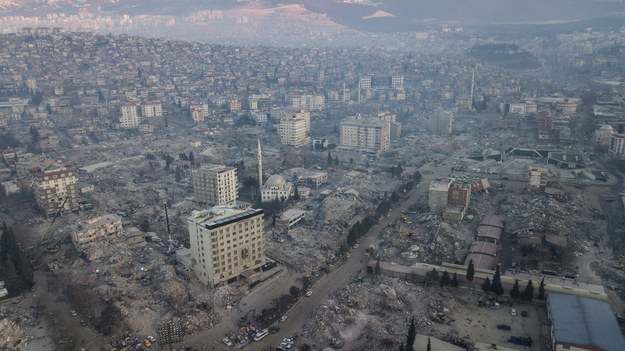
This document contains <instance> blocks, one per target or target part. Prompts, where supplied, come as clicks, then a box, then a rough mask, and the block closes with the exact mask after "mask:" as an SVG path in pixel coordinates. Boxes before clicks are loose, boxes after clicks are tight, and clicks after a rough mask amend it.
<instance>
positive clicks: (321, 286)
mask: <svg viewBox="0 0 625 351" xmlns="http://www.w3.org/2000/svg"><path fill="white" fill-rule="evenodd" d="M464 152H465V151H464V150H459V151H456V152H455V153H453V154H452V155H450V156H448V157H447V160H451V159H453V158H456V157H459V156H460V155H461V154H463V153H464ZM441 164H448V165H449V162H446V161H445V162H442V163H441ZM448 165H447V166H442V165H441V166H438V167H435V166H434V165H433V164H432V163H429V164H427V165H425V166H424V167H422V168H421V169H420V171H421V173H422V185H421V186H419V187H418V188H417V187H416V186H415V188H413V189H412V191H410V193H409V194H408V196H406V197H405V198H406V199H405V200H403V199H402V200H400V202H399V203H398V206H397V207H395V208H394V209H393V210H392V211H391V213H390V215H389V216H388V217H386V216H383V217H382V218H381V219H380V221H379V222H378V223H377V224H376V225H374V226H373V227H372V228H371V229H370V230H369V231H368V232H367V233H366V234H365V235H364V236H363V237H362V238H361V240H360V242H359V244H360V246H359V247H358V248H357V249H355V250H353V251H352V257H351V258H344V259H343V261H342V264H340V265H337V266H336V268H335V269H334V270H332V271H330V272H329V273H327V274H324V275H323V276H322V277H320V278H319V279H318V280H317V282H316V283H315V284H314V285H313V286H312V287H311V289H310V290H311V291H312V292H313V294H312V295H311V296H310V297H302V298H301V299H300V300H299V301H298V302H297V303H296V304H295V305H294V306H293V307H292V308H291V310H290V311H289V312H288V313H287V316H288V319H287V321H285V322H284V323H280V322H276V325H278V326H280V328H281V329H280V331H279V332H278V333H276V334H269V335H268V336H267V337H265V338H264V339H263V340H261V341H259V342H253V343H252V344H251V345H249V346H247V347H249V348H250V349H251V350H266V349H268V348H269V347H272V346H273V347H275V346H278V345H279V344H280V342H281V341H282V339H283V338H286V337H291V336H293V335H294V334H296V333H299V332H300V330H301V329H302V327H303V326H304V323H305V322H306V320H307V319H308V318H309V317H310V316H312V313H313V310H314V309H315V308H317V307H318V306H321V305H324V304H325V303H326V302H327V301H328V298H329V296H330V295H331V294H332V292H334V291H335V290H337V289H339V288H342V287H344V286H346V285H347V284H349V283H350V282H351V281H352V280H353V279H354V278H355V277H357V276H358V274H359V273H361V272H362V270H363V269H364V267H365V264H366V259H365V249H366V248H367V247H369V246H370V245H373V246H374V247H378V236H379V233H380V232H381V231H382V230H384V228H385V227H386V226H387V225H388V224H390V223H394V222H395V221H397V219H398V218H399V216H400V214H401V213H402V212H404V211H406V209H407V208H408V207H410V206H411V205H412V204H414V203H415V202H417V201H418V200H419V199H420V198H421V197H422V196H424V194H425V193H427V189H428V185H429V183H430V182H431V181H432V180H435V179H436V178H445V177H446V176H447V174H448V173H449V166H448ZM292 281H293V280H292V277H291V276H289V275H286V274H285V275H283V276H281V277H279V278H278V279H275V280H272V281H271V282H268V284H266V285H270V286H269V287H266V286H263V285H261V286H260V287H259V288H257V289H263V290H262V293H261V295H263V297H264V298H265V300H266V301H271V299H273V298H274V297H278V296H280V294H282V293H286V292H288V289H289V287H290V286H291V285H292ZM263 284H265V283H263ZM258 293H259V292H258V291H253V292H251V293H250V295H255V294H258ZM244 300H245V299H244ZM244 300H242V302H241V304H240V306H242V305H243V304H245V306H244V308H245V309H243V310H242V311H231V312H229V313H228V314H227V315H226V316H224V318H223V320H222V322H221V323H219V324H218V325H217V326H215V327H214V328H212V329H210V330H207V331H206V332H204V333H201V334H196V335H193V336H190V337H188V338H187V341H186V342H185V343H186V344H189V345H191V346H194V347H197V348H198V349H199V350H228V349H230V348H231V347H227V346H226V345H224V344H223V343H222V342H221V339H222V338H223V337H224V335H225V334H226V333H227V332H228V331H234V330H235V328H236V324H235V321H236V320H237V319H238V316H240V315H243V314H244V313H245V312H247V311H249V310H251V309H256V311H257V312H258V311H259V309H258V307H260V308H261V309H262V306H254V305H252V304H250V303H246V302H244Z"/></svg>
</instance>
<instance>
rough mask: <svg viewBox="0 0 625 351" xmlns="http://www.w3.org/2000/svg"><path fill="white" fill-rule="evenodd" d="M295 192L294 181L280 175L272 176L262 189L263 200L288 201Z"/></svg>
mask: <svg viewBox="0 0 625 351" xmlns="http://www.w3.org/2000/svg"><path fill="white" fill-rule="evenodd" d="M292 193H293V183H291V182H287V181H285V180H284V178H283V177H282V176H280V175H272V176H270V177H269V178H268V179H267V181H266V182H265V184H264V185H263V188H262V189H261V191H260V197H261V201H262V202H272V201H275V200H277V201H286V200H288V199H289V198H290V197H291V194H292Z"/></svg>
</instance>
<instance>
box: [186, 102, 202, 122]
mask: <svg viewBox="0 0 625 351" xmlns="http://www.w3.org/2000/svg"><path fill="white" fill-rule="evenodd" d="M189 109H190V111H191V119H193V120H194V121H195V122H198V123H199V122H204V106H203V105H202V104H191V106H189Z"/></svg>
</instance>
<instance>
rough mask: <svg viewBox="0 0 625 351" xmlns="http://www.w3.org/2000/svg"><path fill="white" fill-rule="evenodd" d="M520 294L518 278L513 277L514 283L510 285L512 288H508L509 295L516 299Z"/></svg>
mask: <svg viewBox="0 0 625 351" xmlns="http://www.w3.org/2000/svg"><path fill="white" fill-rule="evenodd" d="M520 295H521V291H520V288H519V280H518V279H515V280H514V285H513V286H512V290H510V297H511V298H513V299H518V298H519V296H520Z"/></svg>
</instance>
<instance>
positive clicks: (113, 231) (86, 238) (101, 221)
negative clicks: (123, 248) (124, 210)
mask: <svg viewBox="0 0 625 351" xmlns="http://www.w3.org/2000/svg"><path fill="white" fill-rule="evenodd" d="M123 234H124V227H123V226H122V218H121V217H120V216H118V215H114V214H105V215H102V216H97V217H93V218H89V219H87V220H85V221H84V223H80V224H79V225H78V227H77V229H76V230H75V231H73V232H72V243H73V244H74V247H75V248H76V250H78V251H80V252H82V253H84V254H85V255H87V257H88V258H89V259H90V260H94V259H97V258H100V257H103V256H105V255H107V254H109V253H110V251H109V250H108V249H110V248H111V246H109V245H108V244H110V243H114V242H118V241H120V240H121V238H122V237H123Z"/></svg>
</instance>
